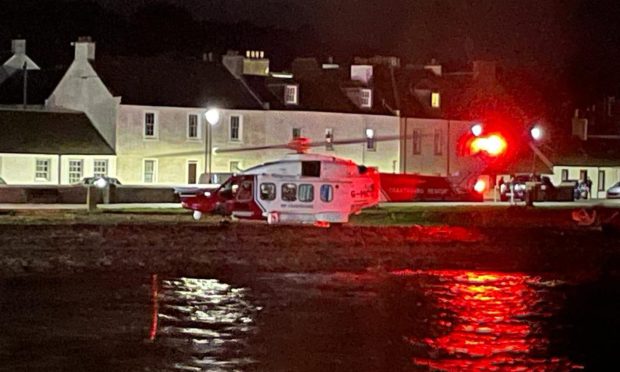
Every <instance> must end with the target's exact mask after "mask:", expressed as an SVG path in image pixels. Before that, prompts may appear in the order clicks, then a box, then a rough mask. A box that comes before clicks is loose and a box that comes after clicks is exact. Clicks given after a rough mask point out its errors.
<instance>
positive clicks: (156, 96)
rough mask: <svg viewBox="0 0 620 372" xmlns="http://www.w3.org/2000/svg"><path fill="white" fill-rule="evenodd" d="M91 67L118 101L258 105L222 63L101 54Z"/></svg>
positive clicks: (183, 104) (235, 105) (189, 105)
mask: <svg viewBox="0 0 620 372" xmlns="http://www.w3.org/2000/svg"><path fill="white" fill-rule="evenodd" d="M92 64H93V66H94V68H95V71H96V72H97V74H98V75H99V77H100V78H101V79H102V81H103V83H104V84H105V85H106V87H108V89H109V90H110V92H111V93H112V94H113V95H114V96H120V97H121V104H129V105H145V106H172V107H207V106H208V105H214V106H218V107H222V108H228V109H262V105H261V103H260V102H258V101H257V100H256V99H255V98H254V97H253V96H252V94H251V93H250V92H249V90H248V89H247V88H246V87H245V86H244V85H243V82H242V81H240V80H239V79H236V78H235V77H234V76H233V75H232V74H231V73H230V72H229V71H228V70H227V69H226V67H224V66H222V65H220V64H217V63H213V62H204V61H201V60H195V59H182V58H171V57H150V58H149V57H113V58H112V57H105V56H104V57H101V58H97V59H96V60H95V61H93V62H92Z"/></svg>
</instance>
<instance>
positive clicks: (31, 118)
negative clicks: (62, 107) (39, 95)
mask: <svg viewBox="0 0 620 372" xmlns="http://www.w3.org/2000/svg"><path fill="white" fill-rule="evenodd" d="M0 133H2V140H0V153H11V154H59V155H114V154H115V153H114V150H113V149H112V147H111V146H110V145H109V144H108V143H107V142H106V141H105V140H104V139H103V137H102V136H101V134H99V132H98V131H97V130H96V129H95V127H94V126H93V124H92V123H91V122H90V120H89V119H88V117H87V116H86V114H84V113H81V112H75V113H73V112H50V111H22V110H4V109H0Z"/></svg>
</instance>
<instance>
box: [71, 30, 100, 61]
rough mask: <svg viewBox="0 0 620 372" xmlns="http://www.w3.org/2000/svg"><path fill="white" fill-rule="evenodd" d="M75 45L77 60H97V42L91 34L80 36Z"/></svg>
mask: <svg viewBox="0 0 620 372" xmlns="http://www.w3.org/2000/svg"><path fill="white" fill-rule="evenodd" d="M72 45H74V46H75V60H76V61H86V60H88V61H94V60H95V43H94V42H93V41H92V39H91V37H90V36H80V37H79V38H78V41H77V42H75V43H72Z"/></svg>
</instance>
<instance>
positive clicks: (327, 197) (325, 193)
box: [321, 185, 334, 203]
mask: <svg viewBox="0 0 620 372" xmlns="http://www.w3.org/2000/svg"><path fill="white" fill-rule="evenodd" d="M333 199H334V188H333V187H332V185H321V201H323V202H326V203H329V202H330V201H332V200H333Z"/></svg>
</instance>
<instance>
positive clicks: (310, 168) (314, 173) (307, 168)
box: [301, 160, 321, 177]
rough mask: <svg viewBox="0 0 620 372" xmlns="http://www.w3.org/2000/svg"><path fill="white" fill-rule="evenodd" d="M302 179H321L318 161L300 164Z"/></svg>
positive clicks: (307, 161)
mask: <svg viewBox="0 0 620 372" xmlns="http://www.w3.org/2000/svg"><path fill="white" fill-rule="evenodd" d="M301 175H302V177H321V162H320V161H318V160H306V161H302V162H301Z"/></svg>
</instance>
